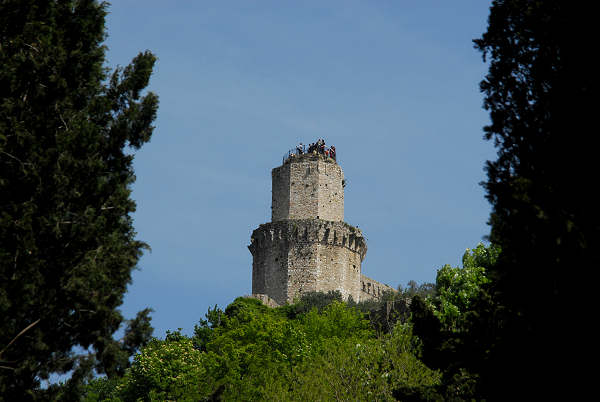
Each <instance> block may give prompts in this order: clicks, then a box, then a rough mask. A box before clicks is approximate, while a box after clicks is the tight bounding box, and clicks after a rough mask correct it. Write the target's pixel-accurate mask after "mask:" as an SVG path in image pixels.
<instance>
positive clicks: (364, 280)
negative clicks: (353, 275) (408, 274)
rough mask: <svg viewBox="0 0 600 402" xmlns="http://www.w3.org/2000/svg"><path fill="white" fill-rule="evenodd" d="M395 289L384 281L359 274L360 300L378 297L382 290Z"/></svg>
mask: <svg viewBox="0 0 600 402" xmlns="http://www.w3.org/2000/svg"><path fill="white" fill-rule="evenodd" d="M395 291H396V289H394V288H393V287H391V286H389V285H386V284H384V283H380V282H377V281H376V280H374V279H371V278H369V277H367V276H365V275H361V276H360V300H372V299H379V298H381V296H382V295H383V293H384V292H395Z"/></svg>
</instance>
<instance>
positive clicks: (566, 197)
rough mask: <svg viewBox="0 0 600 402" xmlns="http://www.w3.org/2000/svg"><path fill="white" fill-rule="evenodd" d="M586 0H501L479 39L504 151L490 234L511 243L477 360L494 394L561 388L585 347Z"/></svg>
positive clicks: (599, 223)
mask: <svg viewBox="0 0 600 402" xmlns="http://www.w3.org/2000/svg"><path fill="white" fill-rule="evenodd" d="M589 7H590V6H589V5H586V4H584V3H579V2H567V1H561V0H544V1H534V0H496V1H494V2H493V3H492V7H491V12H490V16H489V25H488V29H487V32H485V33H484V34H483V36H482V37H481V39H478V40H475V46H476V48H477V49H479V50H480V51H481V52H482V53H483V56H484V59H489V62H490V66H489V72H488V74H487V75H486V77H485V79H484V80H483V81H482V83H481V90H482V92H483V93H484V94H485V101H484V105H485V108H486V109H488V110H489V111H490V117H491V124H490V125H489V126H487V127H485V137H486V139H488V140H492V141H494V144H495V146H496V148H497V150H498V158H497V160H495V161H491V162H488V163H487V165H486V171H487V175H488V180H487V181H486V182H485V183H484V187H485V189H486V192H487V198H488V200H489V201H490V202H491V204H492V214H491V217H490V224H491V234H490V240H491V241H492V242H493V243H495V244H497V245H499V246H500V247H501V249H502V253H501V255H500V258H499V260H498V263H497V264H495V265H494V266H493V267H491V268H490V270H489V276H490V278H491V279H492V286H491V287H490V289H489V291H490V293H489V294H490V296H491V298H492V303H493V305H494V307H493V308H492V309H491V310H490V304H489V303H487V304H486V306H487V307H485V308H484V309H483V310H482V317H483V318H481V320H480V321H479V324H478V325H483V326H485V327H486V328H487V329H486V330H482V329H481V328H479V329H478V330H477V331H476V332H477V333H485V334H487V336H489V343H488V348H487V349H486V350H484V352H485V353H484V356H483V355H482V356H480V360H479V364H480V366H479V369H480V370H481V375H482V377H481V387H482V393H483V396H486V397H488V398H492V399H496V398H502V397H507V396H509V395H515V393H516V394H517V395H519V393H520V392H526V393H527V392H530V393H531V394H532V395H535V394H537V395H538V396H539V395H540V392H546V393H548V394H553V395H554V396H556V395H557V394H556V392H558V391H561V390H562V391H565V390H567V389H568V388H569V387H568V386H567V384H568V383H569V380H568V377H569V369H568V367H570V366H571V364H572V363H574V361H575V358H577V357H580V356H581V354H580V353H579V352H580V351H581V350H580V349H579V347H580V346H578V345H581V344H582V340H581V339H580V337H581V332H579V330H581V329H582V325H581V323H582V322H581V321H579V318H580V317H576V314H575V312H576V311H577V310H579V309H580V307H577V306H584V305H585V302H583V297H584V296H585V293H586V292H585V291H584V288H585V286H583V287H582V288H579V289H576V288H575V287H574V286H573V282H574V281H581V280H583V281H586V279H585V277H586V276H587V275H589V273H588V272H589V270H590V269H591V268H595V267H598V266H599V262H600V261H599V258H598V253H597V251H596V250H597V249H598V246H599V242H598V234H599V233H600V210H599V208H598V202H597V199H596V198H595V196H593V195H592V194H593V190H594V187H595V182H596V180H594V179H595V177H596V175H597V173H598V168H597V159H596V153H597V147H596V143H597V141H596V138H597V134H596V132H595V130H594V127H595V124H594V123H595V122H594V120H595V117H596V116H595V109H596V104H597V102H596V99H595V84H596V82H597V74H598V73H597V71H596V70H597V68H596V66H595V64H594V63H591V62H590V57H591V51H592V49H594V48H595V47H596V46H594V45H595V43H594V41H593V39H595V37H596V36H597V35H594V34H593V32H592V31H593V27H594V25H595V24H594V23H593V22H592V17H591V16H592V15H594V14H593V13H592V11H591V9H590V8H589ZM594 33H595V32H594ZM484 304H485V303H484ZM578 339H579V340H578ZM516 389H521V390H523V391H518V392H516V391H515V390H516ZM520 395H525V394H520Z"/></svg>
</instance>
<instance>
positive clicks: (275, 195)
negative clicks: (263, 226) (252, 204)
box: [271, 154, 344, 222]
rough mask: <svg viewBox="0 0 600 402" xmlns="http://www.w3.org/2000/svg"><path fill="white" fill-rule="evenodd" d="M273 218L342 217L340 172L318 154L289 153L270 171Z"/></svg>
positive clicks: (279, 219) (342, 192) (327, 159)
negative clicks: (279, 164)
mask: <svg viewBox="0 0 600 402" xmlns="http://www.w3.org/2000/svg"><path fill="white" fill-rule="evenodd" d="M271 176H272V185H273V191H272V206H271V208H272V211H271V220H272V221H273V222H276V221H281V220H286V219H315V218H316V219H323V220H327V221H336V222H341V221H343V220H344V188H343V180H344V172H343V171H342V168H341V167H340V166H339V165H338V164H337V163H336V162H335V161H334V160H333V159H331V158H329V157H325V156H323V155H319V154H304V155H297V156H293V157H290V158H289V159H288V160H287V161H286V162H285V163H284V164H283V165H281V166H279V167H276V168H275V169H273V171H272V173H271Z"/></svg>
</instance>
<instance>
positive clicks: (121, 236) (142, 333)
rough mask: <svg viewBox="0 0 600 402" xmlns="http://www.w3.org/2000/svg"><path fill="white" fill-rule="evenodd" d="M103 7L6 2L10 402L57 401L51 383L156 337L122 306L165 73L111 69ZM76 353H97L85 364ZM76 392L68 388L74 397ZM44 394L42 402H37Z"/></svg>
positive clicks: (0, 75)
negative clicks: (146, 152)
mask: <svg viewBox="0 0 600 402" xmlns="http://www.w3.org/2000/svg"><path fill="white" fill-rule="evenodd" d="M105 8H106V4H105V3H102V4H99V3H97V2H96V1H91V0H71V1H69V0H60V1H59V0H3V1H2V2H0V318H1V320H2V325H0V366H1V367H0V395H1V397H0V399H1V398H5V399H6V400H13V401H16V400H26V399H31V398H35V397H36V396H39V397H40V398H41V397H43V398H49V397H51V396H49V394H51V393H52V392H53V390H56V389H55V388H56V387H50V389H47V390H45V391H42V390H40V389H39V385H40V380H43V379H46V378H48V377H49V375H50V374H52V373H65V372H68V371H71V370H75V371H74V373H73V376H72V381H71V382H70V383H69V384H68V386H66V387H64V388H63V390H62V391H61V392H62V395H63V397H65V398H67V395H76V392H77V389H76V388H77V383H78V381H80V380H82V379H84V378H85V377H86V376H87V375H89V373H90V370H91V369H96V370H97V371H99V372H101V373H106V374H108V375H109V376H111V375H114V374H117V373H122V372H123V370H124V368H125V367H126V366H127V365H128V364H129V362H128V357H129V356H130V355H131V354H132V353H133V352H134V351H135V350H136V349H137V348H138V347H139V346H140V345H142V344H144V343H145V342H146V341H147V340H148V338H149V336H150V334H151V331H152V328H151V327H150V324H149V322H150V317H149V314H148V313H149V310H144V311H142V312H140V313H139V314H138V316H137V317H136V319H134V320H132V321H131V322H129V326H128V327H127V329H126V332H125V336H124V338H123V339H121V340H120V341H115V340H113V338H112V335H113V334H114V333H115V331H116V330H117V329H118V328H119V327H120V326H121V325H122V324H123V323H124V319H123V317H122V315H121V313H120V312H119V310H118V309H117V308H118V306H119V305H120V304H121V303H122V301H123V295H124V293H125V291H126V287H127V284H128V283H129V282H130V281H131V271H132V270H133V269H134V268H135V267H136V264H137V261H138V259H139V257H140V255H141V251H142V249H143V248H144V247H146V246H145V244H144V243H142V242H140V241H138V240H136V239H135V232H134V230H133V226H132V219H131V217H130V214H131V213H132V212H133V211H134V210H135V203H134V202H133V200H132V199H131V198H130V192H131V190H130V185H131V183H133V181H134V179H135V176H134V172H133V168H132V160H133V156H132V155H131V153H130V152H126V147H132V148H134V149H138V148H140V147H141V146H142V145H143V144H144V143H145V142H147V141H149V140H150V136H151V134H152V131H153V126H152V122H153V120H154V119H155V116H156V110H157V105H158V98H157V97H156V95H154V94H152V93H148V94H146V95H145V96H142V94H141V92H142V91H143V90H144V88H145V87H146V86H147V84H148V80H149V77H150V75H151V73H152V68H153V65H154V62H155V57H154V56H153V55H152V54H151V53H149V52H145V53H140V54H139V55H138V56H137V57H135V58H134V59H133V62H132V63H131V64H130V65H129V66H127V67H125V68H119V69H117V70H116V71H115V72H114V73H112V74H111V75H110V76H109V75H108V71H107V70H106V69H105V67H104V66H103V63H104V53H105V48H104V46H103V45H102V42H103V40H104V38H105V28H104V18H105V14H106V10H105ZM74 346H79V347H82V348H90V349H89V350H90V351H91V354H90V355H77V354H76V353H75V352H74V351H73V350H74V349H73V348H74ZM69 387H70V388H69ZM42 393H44V395H45V396H40V395H42Z"/></svg>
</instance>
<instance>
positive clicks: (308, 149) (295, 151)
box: [281, 145, 337, 164]
mask: <svg viewBox="0 0 600 402" xmlns="http://www.w3.org/2000/svg"><path fill="white" fill-rule="evenodd" d="M308 154H313V155H323V156H325V157H328V158H331V159H333V160H334V161H337V153H336V150H335V146H326V145H323V146H317V145H314V146H308V145H298V146H297V147H295V148H292V149H290V150H289V151H287V152H286V153H285V154H284V155H283V158H282V162H281V163H282V164H283V163H285V162H287V161H288V160H289V159H290V158H295V157H297V156H300V155H308Z"/></svg>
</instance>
